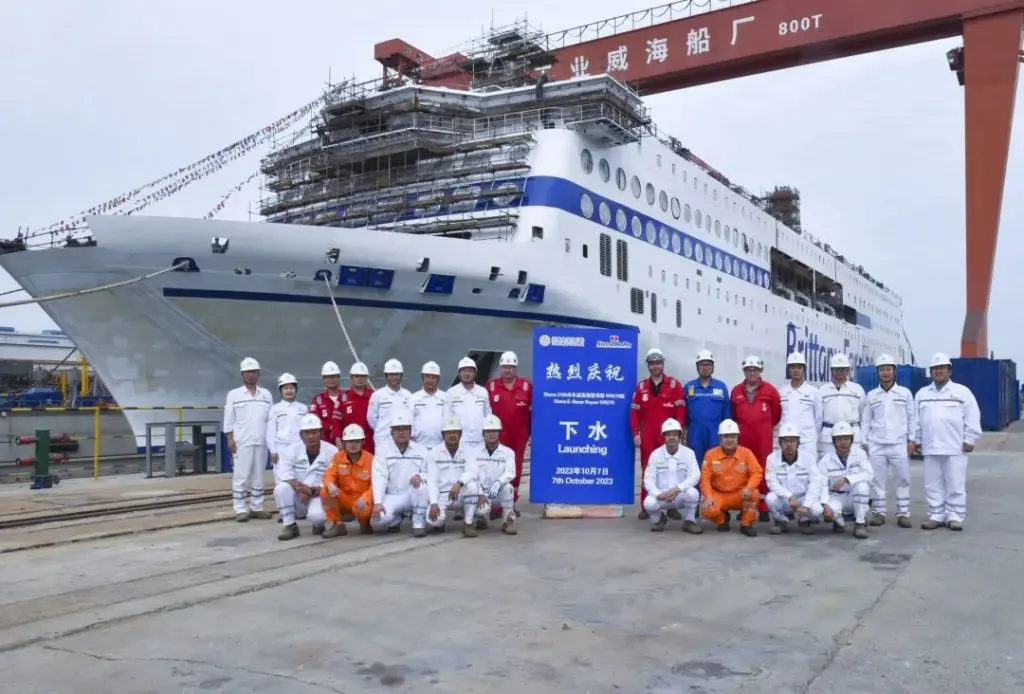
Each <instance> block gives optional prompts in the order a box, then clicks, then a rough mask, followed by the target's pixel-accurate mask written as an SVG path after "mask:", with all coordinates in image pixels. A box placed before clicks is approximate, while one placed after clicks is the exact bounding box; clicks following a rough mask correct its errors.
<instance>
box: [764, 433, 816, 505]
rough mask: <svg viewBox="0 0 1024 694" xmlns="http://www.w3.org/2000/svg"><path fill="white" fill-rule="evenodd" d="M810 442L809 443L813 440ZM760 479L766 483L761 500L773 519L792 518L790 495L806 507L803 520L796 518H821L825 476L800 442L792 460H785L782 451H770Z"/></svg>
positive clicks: (813, 457)
mask: <svg viewBox="0 0 1024 694" xmlns="http://www.w3.org/2000/svg"><path fill="white" fill-rule="evenodd" d="M801 440H802V439H801ZM811 441H812V443H813V442H814V439H811ZM764 481H765V484H767V485H768V495H767V496H766V497H765V500H764V502H765V504H767V505H768V511H769V512H770V513H771V514H772V518H773V519H774V520H775V521H776V522H778V523H787V522H789V520H790V519H792V518H793V510H792V508H791V507H790V500H791V499H792V497H794V496H795V497H796V498H797V501H799V502H800V505H801V506H805V507H806V508H807V517H806V519H798V520H813V519H817V518H820V517H821V511H822V508H821V503H822V487H824V486H825V478H824V476H823V475H822V474H821V470H820V469H819V468H818V461H817V458H816V456H814V454H810V456H808V455H805V453H804V447H803V445H801V446H800V448H799V449H797V454H796V460H794V461H793V462H792V463H789V462H786V460H785V459H784V458H783V457H782V451H772V453H771V455H769V456H768V461H767V463H766V465H765V473H764Z"/></svg>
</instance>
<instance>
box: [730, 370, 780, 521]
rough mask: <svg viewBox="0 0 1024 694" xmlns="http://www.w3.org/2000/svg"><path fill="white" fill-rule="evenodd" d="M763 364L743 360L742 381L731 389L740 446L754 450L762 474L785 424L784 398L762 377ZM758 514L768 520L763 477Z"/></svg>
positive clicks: (766, 484)
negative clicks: (776, 433)
mask: <svg viewBox="0 0 1024 694" xmlns="http://www.w3.org/2000/svg"><path fill="white" fill-rule="evenodd" d="M763 372H764V362H763V361H762V360H761V357H758V356H754V355H751V356H749V357H747V358H746V359H744V360H743V382H742V383H740V384H738V385H737V386H736V387H735V388H733V389H732V412H733V418H734V419H735V420H736V423H737V424H738V425H739V428H740V439H739V443H740V446H742V447H744V448H747V449H749V450H751V451H752V452H753V453H754V457H756V458H757V462H758V464H759V465H760V466H761V470H762V471H763V470H764V469H765V467H766V466H767V465H768V456H769V455H771V453H772V449H773V448H774V447H775V440H774V435H773V432H774V430H775V427H776V426H778V424H779V422H780V421H782V398H781V397H780V396H779V391H777V390H776V389H775V386H773V385H772V384H771V383H769V382H768V381H765V380H763V379H762V378H761V374H762V373H763ZM760 485H761V486H760V490H759V491H760V495H759V504H758V511H759V512H760V515H761V518H762V520H768V504H767V502H766V501H765V498H766V496H767V494H768V483H767V482H765V480H764V475H761V478H760Z"/></svg>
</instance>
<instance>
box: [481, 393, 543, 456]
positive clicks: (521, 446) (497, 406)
mask: <svg viewBox="0 0 1024 694" xmlns="http://www.w3.org/2000/svg"><path fill="white" fill-rule="evenodd" d="M487 394H488V395H489V396H490V398H491V412H492V413H493V414H494V415H495V416H496V417H497V418H498V419H500V420H501V443H502V445H505V446H508V447H509V448H511V449H512V451H513V452H514V453H515V454H516V457H517V458H518V457H521V456H522V455H523V453H524V452H525V451H526V442H527V441H529V440H530V424H531V422H530V416H531V414H532V412H533V386H532V385H531V384H530V382H529V381H528V380H526V379H525V378H516V380H515V382H514V383H513V384H512V387H511V388H508V387H507V386H506V385H505V383H504V381H502V379H501V378H492V379H491V380H490V382H489V383H488V384H487Z"/></svg>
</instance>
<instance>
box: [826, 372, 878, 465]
mask: <svg viewBox="0 0 1024 694" xmlns="http://www.w3.org/2000/svg"><path fill="white" fill-rule="evenodd" d="M829 367H830V370H831V372H832V380H831V381H829V382H828V383H826V384H825V385H823V386H822V387H821V388H819V389H818V392H820V393H821V411H822V422H821V435H820V436H819V438H818V456H819V458H820V457H821V456H823V455H825V454H826V453H828V452H829V451H830V450H832V447H833V438H834V437H833V436H832V427H833V426H834V425H835V424H836V423H838V422H846V423H847V424H849V425H850V426H851V427H852V428H853V443H854V445H860V444H862V443H863V439H862V437H861V432H860V416H861V414H862V413H863V412H864V403H865V400H866V399H867V396H866V395H865V393H864V388H862V387H861V385H860V384H859V383H854V382H853V381H851V380H850V358H849V357H848V356H846V355H845V354H842V353H839V354H834V355H832V359H831V361H830V362H829Z"/></svg>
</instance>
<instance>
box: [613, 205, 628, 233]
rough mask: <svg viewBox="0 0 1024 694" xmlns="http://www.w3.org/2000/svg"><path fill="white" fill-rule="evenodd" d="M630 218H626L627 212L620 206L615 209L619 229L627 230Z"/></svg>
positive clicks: (616, 223)
mask: <svg viewBox="0 0 1024 694" xmlns="http://www.w3.org/2000/svg"><path fill="white" fill-rule="evenodd" d="M628 222H629V220H628V219H627V218H626V213H625V212H624V211H623V210H622V208H621V207H620V208H619V209H617V210H615V228H616V229H618V230H619V231H625V230H626V226H627V223H628Z"/></svg>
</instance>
